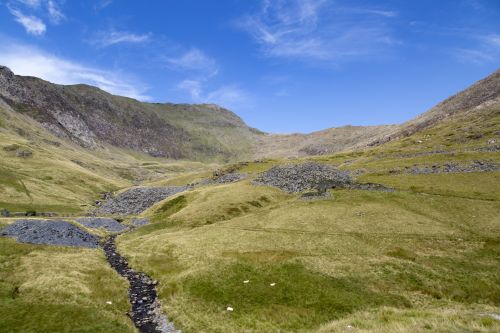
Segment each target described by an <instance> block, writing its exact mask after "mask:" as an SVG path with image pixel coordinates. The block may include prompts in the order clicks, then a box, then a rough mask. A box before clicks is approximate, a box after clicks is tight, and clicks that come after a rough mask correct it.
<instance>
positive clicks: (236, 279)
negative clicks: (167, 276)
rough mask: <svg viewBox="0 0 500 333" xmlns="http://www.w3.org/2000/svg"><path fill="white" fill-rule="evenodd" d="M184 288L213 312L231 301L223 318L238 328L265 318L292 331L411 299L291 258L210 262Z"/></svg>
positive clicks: (276, 327) (402, 304) (255, 324)
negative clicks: (312, 268) (209, 267)
mask: <svg viewBox="0 0 500 333" xmlns="http://www.w3.org/2000/svg"><path fill="white" fill-rule="evenodd" d="M245 280H249V282H248V283H243V281H245ZM271 283H275V284H276V285H275V286H271V285H270V284H271ZM184 289H185V291H186V293H187V294H188V295H189V297H192V298H194V299H197V300H198V301H202V302H206V303H207V304H210V305H211V309H212V311H214V312H217V310H218V311H221V310H222V311H224V310H225V308H226V307H227V306H231V307H233V308H234V312H233V313H231V315H230V316H228V318H227V320H228V321H232V322H234V324H233V325H235V326H239V327H240V329H241V330H243V329H244V328H249V327H258V326H259V324H261V322H264V321H265V322H266V326H268V327H269V328H270V329H271V328H272V330H283V331H297V330H301V329H305V328H311V327H314V326H316V325H319V324H321V323H322V322H324V321H327V320H332V319H337V318H340V317H343V316H345V315H347V314H349V313H352V312H355V311H359V310H361V309H366V308H375V307H379V306H384V305H385V306H394V307H408V306H409V305H410V303H409V301H408V300H406V299H405V298H404V297H401V296H398V295H391V294H387V293H380V292H374V291H371V290H369V289H368V286H367V285H366V283H363V282H362V281H360V280H359V278H357V277H355V276H345V277H331V276H328V275H324V274H319V273H316V272H312V271H309V270H307V269H306V268H305V267H304V266H303V265H302V264H300V263H292V262H285V263H267V264H262V263H252V262H244V261H239V262H237V263H234V264H231V265H228V266H222V267H214V268H213V269H212V270H211V271H210V272H208V273H204V274H200V275H197V276H194V277H191V278H188V279H186V281H185V282H184Z"/></svg>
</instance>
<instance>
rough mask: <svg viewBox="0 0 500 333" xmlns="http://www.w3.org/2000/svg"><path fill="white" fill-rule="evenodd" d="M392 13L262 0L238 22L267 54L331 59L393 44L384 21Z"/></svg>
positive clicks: (306, 0) (317, 1)
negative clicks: (254, 10) (257, 7)
mask: <svg viewBox="0 0 500 333" xmlns="http://www.w3.org/2000/svg"><path fill="white" fill-rule="evenodd" d="M394 16H396V13H395V12H392V11H382V10H373V9H359V8H358V9H356V10H355V11H353V10H352V9H345V8H335V7H334V6H332V4H331V2H329V1H325V0H276V1H271V0H264V1H263V2H262V7H261V10H260V11H259V12H257V13H255V14H252V15H247V16H246V17H244V18H243V19H242V20H241V21H240V23H238V24H237V25H239V27H240V28H242V29H243V30H245V31H246V32H247V33H249V34H250V35H251V36H252V37H253V39H254V40H255V41H256V42H257V43H258V44H259V45H260V46H261V49H262V51H263V54H264V55H265V56H269V57H287V58H299V59H310V60H315V61H317V60H320V61H335V60H339V59H344V58H352V57H357V56H366V55H376V54H378V53H380V52H381V51H383V50H384V49H386V48H387V47H388V46H390V45H392V44H394V40H393V38H392V37H391V34H390V31H389V29H388V28H387V25H386V24H385V22H384V20H387V19H388V18H390V17H394Z"/></svg>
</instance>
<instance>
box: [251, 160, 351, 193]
mask: <svg viewBox="0 0 500 333" xmlns="http://www.w3.org/2000/svg"><path fill="white" fill-rule="evenodd" d="M353 183H354V181H353V179H352V178H351V176H350V175H349V173H348V172H346V171H341V170H338V169H335V168H333V167H330V166H328V165H323V164H318V163H304V164H289V165H281V166H275V167H273V168H271V169H269V170H268V171H266V172H264V173H262V174H261V175H260V176H259V177H258V178H256V179H255V181H254V184H258V185H268V186H274V187H277V188H279V189H281V190H283V191H285V192H288V193H298V192H303V191H306V190H317V191H319V192H324V191H326V190H327V189H329V188H347V187H349V186H350V185H351V184H353Z"/></svg>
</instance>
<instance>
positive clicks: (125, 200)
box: [93, 186, 189, 215]
mask: <svg viewBox="0 0 500 333" xmlns="http://www.w3.org/2000/svg"><path fill="white" fill-rule="evenodd" d="M188 189H189V187H188V186H171V187H138V188H133V189H131V190H128V191H126V192H123V193H121V194H120V195H118V196H117V197H116V198H113V199H110V200H109V201H107V202H105V203H102V204H101V205H100V207H98V208H97V209H96V210H95V211H94V213H93V215H99V214H120V215H134V214H139V213H141V212H143V211H145V210H146V209H148V208H149V207H151V206H153V205H154V204H155V203H157V202H159V201H161V200H163V199H165V198H166V197H169V196H171V195H174V194H176V193H179V192H183V191H186V190H188Z"/></svg>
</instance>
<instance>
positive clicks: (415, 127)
mask: <svg viewBox="0 0 500 333" xmlns="http://www.w3.org/2000/svg"><path fill="white" fill-rule="evenodd" d="M498 105H500V69H498V70H496V71H495V72H494V73H493V74H491V75H489V76H488V77H486V78H484V79H482V80H480V81H478V82H476V83H474V84H473V85H472V86H470V87H468V88H467V89H465V90H463V91H461V92H459V93H457V94H455V95H454V96H451V97H449V98H447V99H446V100H444V101H442V102H441V103H439V104H438V105H436V106H434V107H433V108H431V109H430V110H429V111H427V112H425V113H423V114H421V115H419V116H418V117H416V118H415V119H412V120H410V121H408V122H406V123H404V124H402V125H401V126H400V127H399V128H396V129H395V130H394V131H392V132H391V133H388V134H386V135H384V136H383V137H380V138H378V139H376V140H374V141H373V142H371V143H370V144H369V145H370V146H376V145H380V144H383V143H386V142H389V141H392V140H397V139H400V138H403V137H408V136H410V135H412V134H415V133H418V132H420V131H422V130H424V129H427V128H430V127H433V126H435V125H437V124H439V123H441V122H443V121H446V120H449V119H450V118H452V117H456V116H461V115H462V116H463V115H467V114H469V115H470V116H471V117H475V116H477V113H481V112H484V110H487V109H490V108H491V107H495V106H498Z"/></svg>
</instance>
